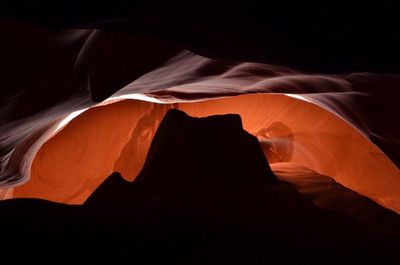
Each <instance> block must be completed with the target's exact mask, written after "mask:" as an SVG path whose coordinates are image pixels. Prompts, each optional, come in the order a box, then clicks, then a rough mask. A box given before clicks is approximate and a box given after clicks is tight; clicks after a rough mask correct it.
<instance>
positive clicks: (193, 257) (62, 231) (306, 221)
mask: <svg viewBox="0 0 400 265" xmlns="http://www.w3.org/2000/svg"><path fill="white" fill-rule="evenodd" d="M0 216H1V219H0V225H1V226H2V227H4V228H5V227H7V228H8V229H5V230H3V232H2V238H1V240H2V241H1V244H2V248H1V253H2V256H3V257H4V256H5V257H7V259H10V260H11V262H12V261H14V262H16V263H20V262H28V261H29V262H39V261H40V262H41V264H43V263H48V264H57V263H71V262H73V263H93V262H100V261H103V262H104V261H106V260H107V261H109V262H113V264H114V263H115V264H117V263H122V262H123V261H124V262H129V263H132V264H161V263H167V264H267V263H270V262H275V263H278V262H279V263H282V264H284V263H286V262H299V263H302V262H307V264H310V263H318V264H321V263H323V264H338V263H341V264H347V263H349V264H350V263H361V262H368V263H369V264H371V263H377V264H386V263H390V262H396V258H397V257H396V255H397V253H396V251H395V250H396V248H397V245H396V244H395V242H397V241H396V240H398V239H396V238H389V237H383V236H381V235H377V234H372V233H371V232H369V231H367V230H364V229H363V228H361V227H360V226H359V225H358V224H357V223H356V222H355V221H354V220H352V219H349V218H348V217H345V216H344V215H342V214H340V213H339V212H333V211H323V210H321V209H319V208H318V207H317V206H315V205H314V204H313V203H311V202H310V201H309V200H307V199H306V198H305V197H302V196H301V195H300V194H299V193H298V192H297V191H296V190H295V188H294V186H293V185H291V184H289V183H286V182H282V181H279V180H278V179H277V178H276V177H275V176H274V174H273V173H272V171H271V169H270V168H269V165H268V163H267V162H266V160H265V158H264V156H263V153H262V150H261V148H260V146H259V144H258V142H257V139H256V138H255V137H254V136H252V135H250V134H248V133H247V132H246V131H244V130H243V128H242V124H241V119H240V116H238V115H223V116H211V117H207V118H192V117H189V116H187V115H186V114H185V113H183V112H181V111H179V110H170V111H169V112H168V113H167V114H166V116H165V118H164V120H163V121H162V123H161V125H160V126H159V128H158V131H157V133H156V135H155V137H154V140H153V142H152V144H151V147H150V150H149V153H148V156H147V160H146V163H145V166H144V168H143V170H142V172H141V173H140V175H139V176H138V177H137V179H136V180H135V181H134V182H132V183H131V182H127V181H125V180H124V179H123V178H122V177H121V175H120V174H119V173H113V174H112V175H111V176H109V177H108V178H107V179H106V180H105V181H104V182H103V183H102V184H101V185H100V187H98V189H97V190H96V191H95V192H94V193H93V194H92V195H91V196H90V197H89V199H88V200H87V201H86V202H85V203H84V204H83V205H81V206H68V205H63V204H57V203H52V202H49V201H43V200H34V199H13V200H8V201H2V202H0ZM397 261H398V260H397Z"/></svg>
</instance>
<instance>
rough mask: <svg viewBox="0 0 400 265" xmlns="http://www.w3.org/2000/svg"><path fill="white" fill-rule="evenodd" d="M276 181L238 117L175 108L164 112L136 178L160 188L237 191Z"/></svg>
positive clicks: (253, 139) (255, 140)
mask: <svg viewBox="0 0 400 265" xmlns="http://www.w3.org/2000/svg"><path fill="white" fill-rule="evenodd" d="M276 181H277V178H276V177H275V176H274V174H273V173H272V171H271V169H270V167H269V165H268V163H267V161H266V159H265V157H264V155H263V152H262V150H261V148H260V145H259V143H258V141H257V138H256V137H254V136H252V135H251V134H249V133H247V132H246V131H245V130H244V129H243V126H242V120H241V118H240V116H239V115H236V114H227V115H215V116H210V117H206V118H194V117H190V116H188V115H187V114H186V113H184V112H182V111H180V110H176V109H171V110H170V111H168V113H167V114H166V115H165V117H164V119H163V121H162V122H161V124H160V126H159V128H158V131H157V132H156V134H155V137H154V139H153V142H152V144H151V146H150V149H149V152H148V155H147V159H146V162H145V165H144V168H143V170H142V172H141V174H140V175H139V176H138V178H137V179H136V182H137V183H140V184H141V185H145V186H148V187H151V188H155V189H166V188H168V189H198V188H199V187H207V189H213V188H217V189H221V188H222V189H237V188H241V187H246V186H252V185H258V184H272V183H275V182H276Z"/></svg>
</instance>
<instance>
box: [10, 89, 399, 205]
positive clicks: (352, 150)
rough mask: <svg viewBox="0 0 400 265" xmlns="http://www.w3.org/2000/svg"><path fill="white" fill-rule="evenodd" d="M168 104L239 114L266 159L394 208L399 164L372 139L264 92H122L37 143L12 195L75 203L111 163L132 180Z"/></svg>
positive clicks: (303, 104) (193, 111)
mask: <svg viewBox="0 0 400 265" xmlns="http://www.w3.org/2000/svg"><path fill="white" fill-rule="evenodd" d="M171 108H178V109H181V110H183V111H185V112H187V113H188V114H189V115H192V116H195V117H205V116H209V115H215V114H228V113H237V114H240V115H241V117H242V120H243V126H244V128H245V129H246V130H247V131H249V132H250V133H251V134H253V135H254V136H256V137H258V139H259V142H260V145H261V147H262V149H263V151H264V153H265V155H266V158H267V159H269V162H270V163H272V164H273V163H276V162H291V163H296V164H298V165H301V166H303V167H306V168H309V169H310V170H314V171H316V172H319V173H320V174H323V175H326V176H330V177H332V178H334V179H335V180H336V181H337V182H339V183H342V184H343V185H345V186H347V187H349V188H351V189H353V190H356V191H358V192H360V193H361V194H364V195H366V196H368V197H370V198H372V199H374V200H376V201H377V202H378V203H380V204H382V205H384V206H386V207H388V208H391V209H394V210H398V204H397V203H398V201H399V197H398V196H399V195H398V192H397V187H399V185H400V177H399V171H398V169H397V168H396V167H395V166H394V165H393V164H392V163H391V162H390V160H389V159H387V157H386V156H385V155H384V154H383V153H382V152H381V151H380V150H379V149H378V148H377V147H376V146H375V145H373V144H372V143H370V142H369V141H368V140H367V139H366V138H365V137H364V136H363V135H362V134H360V133H359V132H358V131H357V130H356V129H354V128H353V127H352V126H350V125H349V124H347V123H346V122H344V121H343V120H342V119H340V118H338V117H337V116H336V115H333V114H331V113H329V112H328V111H326V110H324V109H322V108H320V107H318V106H316V105H314V104H311V103H309V102H307V101H305V100H299V99H297V98H293V97H288V96H285V95H269V94H264V95H263V94H256V95H242V96H236V97H230V98H222V99H212V100H206V101H202V102H187V103H174V104H169V103H168V104H159V103H151V102H144V101H138V100H123V101H118V102H116V103H111V104H108V105H105V106H99V107H95V108H92V109H89V110H88V111H86V112H84V113H83V114H81V115H80V116H78V117H77V118H75V119H74V120H72V121H71V122H70V123H69V124H68V125H67V126H66V127H65V128H64V129H63V130H61V131H60V132H59V133H58V134H56V135H55V136H54V137H53V138H51V139H50V140H49V141H47V142H46V143H45V144H44V145H43V146H42V147H41V149H40V150H39V152H38V153H37V154H36V156H35V159H34V161H33V164H32V167H31V181H29V182H28V183H27V184H25V185H23V186H20V187H17V188H15V189H14V193H13V196H14V197H15V198H18V197H30V198H43V199H48V200H52V201H58V202H65V203H71V204H81V203H83V202H84V201H85V199H86V198H87V197H88V196H89V195H90V194H91V193H92V192H93V191H94V190H95V189H96V188H97V187H98V185H99V184H100V183H101V182H102V181H103V180H104V179H105V178H106V177H107V176H108V175H110V174H111V173H112V172H114V171H118V172H121V174H122V176H123V177H124V178H125V179H127V180H129V181H132V180H133V179H135V178H136V176H137V175H138V174H139V172H140V170H141V169H142V167H143V164H144V159H145V157H146V154H147V152H148V148H149V145H150V142H151V139H152V138H153V137H154V133H155V131H156V128H157V126H158V125H159V123H160V121H161V119H162V117H163V116H164V115H165V113H166V112H167V110H168V109H171ZM166 144H167V143H166ZM171 148H172V147H171ZM204 155H205V154H204ZM187 170H188V171H191V170H190V169H189V168H188V169H187ZM71 172H73V173H74V174H71ZM381 172H386V174H381ZM377 175H379V176H380V177H379V178H377V177H376V176H377ZM382 180H385V181H382Z"/></svg>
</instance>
